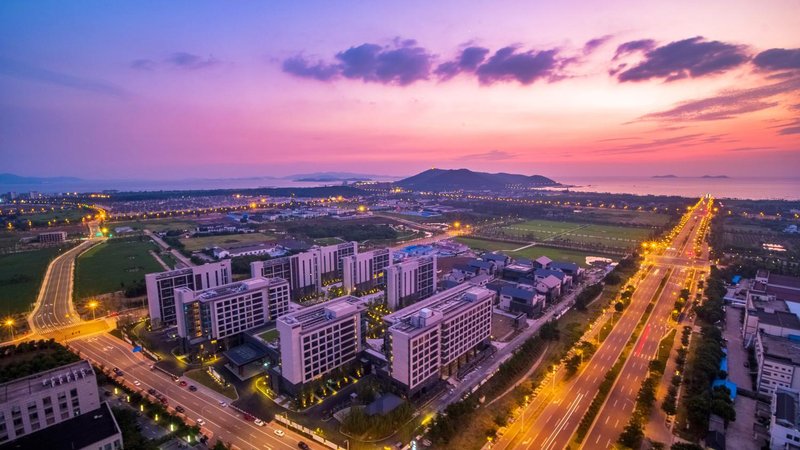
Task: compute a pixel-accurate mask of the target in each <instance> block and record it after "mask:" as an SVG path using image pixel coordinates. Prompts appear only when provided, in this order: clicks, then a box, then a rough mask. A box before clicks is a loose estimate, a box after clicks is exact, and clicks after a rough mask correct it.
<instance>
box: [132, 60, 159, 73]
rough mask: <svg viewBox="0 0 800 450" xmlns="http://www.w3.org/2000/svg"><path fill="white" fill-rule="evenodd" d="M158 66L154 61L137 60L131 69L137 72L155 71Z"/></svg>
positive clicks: (133, 62)
mask: <svg viewBox="0 0 800 450" xmlns="http://www.w3.org/2000/svg"><path fill="white" fill-rule="evenodd" d="M157 65H158V63H157V62H155V61H153V60H152V59H135V60H133V61H132V62H131V69H136V70H154V69H155V68H156V66H157Z"/></svg>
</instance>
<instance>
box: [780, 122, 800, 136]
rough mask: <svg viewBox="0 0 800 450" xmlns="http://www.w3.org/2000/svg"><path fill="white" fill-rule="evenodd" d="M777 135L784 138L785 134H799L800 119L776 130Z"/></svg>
mask: <svg viewBox="0 0 800 450" xmlns="http://www.w3.org/2000/svg"><path fill="white" fill-rule="evenodd" d="M778 134H780V135H784V136H785V135H787V134H800V119H795V120H792V121H791V122H790V123H788V124H784V125H782V126H781V129H780V130H778Z"/></svg>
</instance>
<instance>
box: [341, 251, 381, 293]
mask: <svg viewBox="0 0 800 450" xmlns="http://www.w3.org/2000/svg"><path fill="white" fill-rule="evenodd" d="M342 264H343V266H342V267H343V270H342V275H343V284H344V288H345V290H346V291H347V292H353V291H356V290H360V291H366V290H369V289H372V288H375V287H383V286H385V285H386V272H385V269H386V268H387V267H389V265H390V264H392V251H391V250H389V249H388V248H383V249H378V250H372V251H369V252H363V253H358V254H355V255H350V256H347V257H345V258H344V259H343V263H342Z"/></svg>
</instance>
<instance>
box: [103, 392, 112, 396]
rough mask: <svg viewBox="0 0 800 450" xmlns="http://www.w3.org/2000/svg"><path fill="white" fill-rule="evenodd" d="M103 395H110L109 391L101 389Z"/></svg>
mask: <svg viewBox="0 0 800 450" xmlns="http://www.w3.org/2000/svg"><path fill="white" fill-rule="evenodd" d="M103 395H105V396H106V397H110V396H111V392H110V391H103Z"/></svg>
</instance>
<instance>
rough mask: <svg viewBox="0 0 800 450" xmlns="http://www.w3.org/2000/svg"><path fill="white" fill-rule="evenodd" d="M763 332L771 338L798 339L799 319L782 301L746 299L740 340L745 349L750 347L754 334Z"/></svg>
mask: <svg viewBox="0 0 800 450" xmlns="http://www.w3.org/2000/svg"><path fill="white" fill-rule="evenodd" d="M759 332H763V333H766V334H769V335H771V336H780V337H800V318H798V317H797V315H796V314H795V313H793V312H791V311H789V308H788V306H787V304H786V302H784V301H782V300H776V299H767V300H765V301H761V300H756V299H755V298H752V297H751V298H749V299H748V307H747V308H746V309H745V310H744V322H743V324H742V338H743V340H744V344H745V347H749V346H750V345H752V343H753V341H754V340H755V338H756V334H758V333H759Z"/></svg>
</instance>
